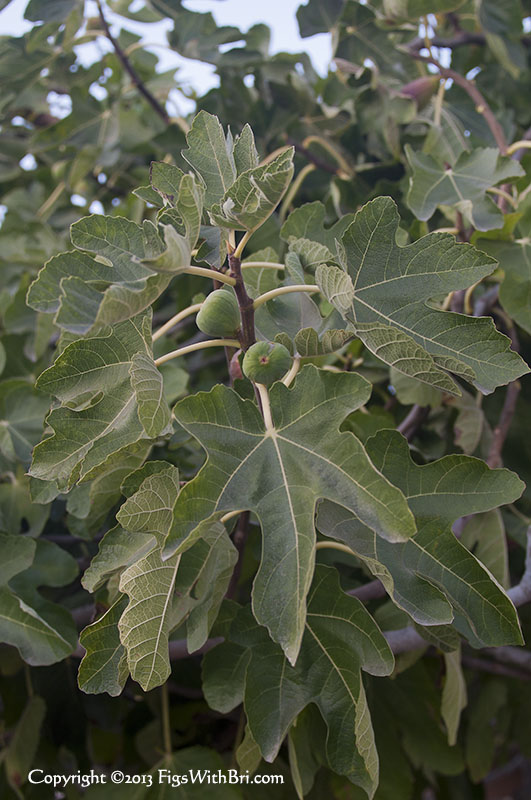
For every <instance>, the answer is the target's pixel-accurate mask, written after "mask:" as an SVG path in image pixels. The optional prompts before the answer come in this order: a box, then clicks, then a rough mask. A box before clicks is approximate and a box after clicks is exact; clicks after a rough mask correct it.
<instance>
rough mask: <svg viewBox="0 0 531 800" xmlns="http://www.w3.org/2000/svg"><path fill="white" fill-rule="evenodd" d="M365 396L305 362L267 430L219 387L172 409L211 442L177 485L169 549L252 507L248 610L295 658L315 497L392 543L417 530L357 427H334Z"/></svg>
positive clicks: (347, 378) (278, 390) (351, 380)
mask: <svg viewBox="0 0 531 800" xmlns="http://www.w3.org/2000/svg"><path fill="white" fill-rule="evenodd" d="M369 394H370V387H369V384H368V383H367V382H366V381H365V380H364V379H362V378H360V377H359V376H357V375H354V374H344V375H337V374H330V373H324V372H322V371H319V370H317V369H315V368H314V367H312V366H308V367H306V368H305V369H304V370H303V371H302V372H301V373H299V376H298V378H297V380H296V383H295V387H294V388H293V389H292V390H291V391H290V390H288V389H287V388H286V387H285V386H284V385H283V384H281V383H276V384H274V386H273V388H272V390H271V411H272V420H273V423H272V427H268V428H267V429H266V428H264V423H263V420H262V418H261V416H260V413H259V411H258V408H257V407H256V405H255V404H254V403H252V402H250V401H246V400H242V399H241V398H240V397H239V396H238V395H237V394H236V393H235V392H234V391H232V390H230V389H228V388H226V387H224V386H216V387H215V388H214V389H213V390H212V391H211V392H209V393H207V394H205V393H202V394H199V395H196V396H195V397H189V398H185V399H184V400H181V401H180V402H179V403H177V405H176V407H175V410H174V413H175V417H176V419H177V421H178V422H179V423H180V424H181V425H182V426H183V427H184V428H185V429H186V430H187V431H188V432H189V433H191V434H192V435H193V436H195V437H196V438H197V439H199V441H200V442H201V444H202V445H203V447H204V448H205V449H206V450H207V452H208V461H207V463H206V464H205V466H204V467H203V468H202V469H201V471H200V472H199V474H198V476H197V477H196V478H195V479H194V480H193V481H191V482H190V483H188V484H187V485H186V486H185V487H184V488H183V490H182V492H181V495H180V497H179V500H178V502H177V505H176V508H175V516H174V521H173V526H172V530H171V532H170V535H169V537H168V539H167V542H166V554H167V556H169V555H173V554H175V553H176V552H180V551H182V550H183V549H186V548H187V547H189V546H190V544H191V543H192V542H193V541H194V538H195V537H196V536H197V535H200V530H201V523H202V522H203V521H205V520H206V521H208V520H209V519H212V520H213V519H219V518H220V517H221V516H222V515H223V513H224V512H227V511H233V510H238V509H245V510H251V511H253V512H254V513H255V514H256V515H257V517H258V519H259V520H260V523H261V526H262V539H263V555H262V562H261V566H260V569H259V571H258V574H257V576H256V578H255V582H254V587H253V610H254V613H255V615H256V617H257V619H258V621H259V622H260V623H261V624H263V625H266V627H267V628H268V629H269V631H270V633H271V636H272V637H273V639H274V640H275V641H278V642H279V643H280V644H281V645H282V647H283V648H284V650H285V652H286V654H287V655H288V658H289V659H290V660H291V661H292V662H295V660H296V658H297V653H298V650H299V647H300V641H301V637H302V633H303V628H304V618H305V604H306V594H307V592H308V588H309V585H310V582H311V578H312V572H313V563H314V542H315V538H314V537H315V529H314V520H313V517H314V509H315V504H316V502H317V500H318V499H319V498H321V497H328V498H331V499H332V498H335V499H336V500H337V502H340V503H341V504H343V505H344V506H345V507H348V508H350V509H352V511H353V512H354V513H355V514H357V515H358V516H359V517H360V519H364V520H365V522H366V523H367V524H368V525H369V526H370V527H371V528H372V529H374V530H375V531H377V532H378V534H380V535H381V536H384V537H387V538H389V539H390V540H393V541H396V540H403V539H405V538H407V537H408V536H410V535H411V534H412V533H413V531H414V526H413V524H412V518H411V515H410V512H409V509H408V508H407V506H406V504H405V501H404V499H403V497H402V495H401V493H400V492H399V491H397V490H396V489H395V488H394V487H392V486H391V485H390V484H388V483H387V481H386V480H385V479H383V478H382V477H381V476H380V474H379V473H377V472H376V471H375V470H374V469H373V467H372V464H371V463H370V461H369V460H368V458H367V457H366V455H365V451H364V448H363V447H362V445H361V444H360V442H359V441H358V440H357V439H356V438H355V437H354V436H353V435H351V434H349V433H342V434H339V433H338V426H339V424H340V423H341V421H342V420H343V419H344V417H345V416H346V415H347V414H348V413H350V412H351V411H353V410H354V409H356V408H358V407H359V406H360V405H362V404H363V403H364V402H366V400H367V398H368V396H369ZM279 607H280V608H281V609H282V611H281V613H280V614H279Z"/></svg>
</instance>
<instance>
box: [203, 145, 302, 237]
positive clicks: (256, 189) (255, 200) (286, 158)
mask: <svg viewBox="0 0 531 800" xmlns="http://www.w3.org/2000/svg"><path fill="white" fill-rule="evenodd" d="M293 153H294V150H293V148H292V147H290V148H288V149H287V150H285V151H284V152H282V153H280V154H279V155H278V156H277V157H276V158H274V159H273V160H272V161H268V162H267V163H266V164H263V165H262V166H259V167H254V168H253V169H250V170H247V172H242V174H241V175H240V176H239V177H238V178H237V179H236V181H235V183H233V185H232V186H231V187H230V188H229V189H228V190H227V191H226V192H225V194H224V195H223V197H222V198H221V199H220V201H219V203H215V204H214V205H213V206H212V208H211V209H210V211H209V216H210V220H211V222H212V224H213V225H219V227H220V228H232V229H234V230H244V231H253V230H255V229H256V228H259V227H260V225H263V223H264V222H265V221H266V219H267V218H268V217H269V216H270V215H271V214H272V213H273V211H274V210H275V208H276V207H277V205H278V204H279V203H280V201H281V199H282V197H283V195H284V193H285V191H286V189H287V188H288V186H289V184H290V181H291V179H292V177H293Z"/></svg>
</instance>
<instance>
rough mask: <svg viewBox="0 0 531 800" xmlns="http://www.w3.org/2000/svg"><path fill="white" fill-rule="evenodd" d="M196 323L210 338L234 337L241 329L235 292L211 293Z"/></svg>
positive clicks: (219, 291)
mask: <svg viewBox="0 0 531 800" xmlns="http://www.w3.org/2000/svg"><path fill="white" fill-rule="evenodd" d="M195 321H196V323H197V327H198V328H199V330H200V331H203V333H206V334H207V335H208V336H216V337H220V338H224V337H225V336H234V335H235V334H236V332H237V331H238V329H239V327H240V309H239V308H238V301H237V300H236V295H235V294H234V292H233V291H232V290H230V291H228V290H227V289H215V290H214V291H213V292H210V294H209V295H208V297H207V298H206V300H205V301H204V303H203V305H202V306H201V308H200V309H199V313H198V315H197V317H196V318H195Z"/></svg>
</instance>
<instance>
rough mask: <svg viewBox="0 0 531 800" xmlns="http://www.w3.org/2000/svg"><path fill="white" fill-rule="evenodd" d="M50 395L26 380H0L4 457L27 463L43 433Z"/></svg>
mask: <svg viewBox="0 0 531 800" xmlns="http://www.w3.org/2000/svg"><path fill="white" fill-rule="evenodd" d="M48 407H49V398H48V397H47V396H46V395H44V394H41V393H40V392H36V391H35V389H34V388H33V387H32V386H31V385H30V384H29V383H28V382H27V381H25V380H19V379H17V378H11V379H10V380H6V381H2V382H1V383H0V453H1V454H2V456H4V458H5V459H7V461H11V462H12V461H16V460H18V461H20V462H22V464H28V463H29V461H30V459H31V450H32V448H33V447H34V446H35V445H36V444H37V442H38V441H39V439H40V438H41V436H42V429H43V421H44V416H45V414H46V412H47V410H48Z"/></svg>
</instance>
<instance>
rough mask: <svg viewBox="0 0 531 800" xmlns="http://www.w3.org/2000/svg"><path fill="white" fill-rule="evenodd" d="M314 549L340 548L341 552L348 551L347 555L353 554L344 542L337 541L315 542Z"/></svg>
mask: <svg viewBox="0 0 531 800" xmlns="http://www.w3.org/2000/svg"><path fill="white" fill-rule="evenodd" d="M315 549H316V550H340V551H341V552H342V553H348V554H349V556H353V555H355V554H354V552H353V551H352V550H351V549H350V547H347V545H346V544H340V543H339V542H317V543H316V545H315Z"/></svg>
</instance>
